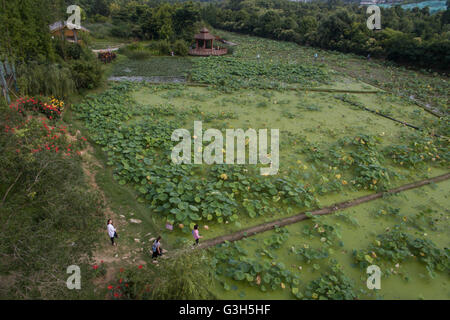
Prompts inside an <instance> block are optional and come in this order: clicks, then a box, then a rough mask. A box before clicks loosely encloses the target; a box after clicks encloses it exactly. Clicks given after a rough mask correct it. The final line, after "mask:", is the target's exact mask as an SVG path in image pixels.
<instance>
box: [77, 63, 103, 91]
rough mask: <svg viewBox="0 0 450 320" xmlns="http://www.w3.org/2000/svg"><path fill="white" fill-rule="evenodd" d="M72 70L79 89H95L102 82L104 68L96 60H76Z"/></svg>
mask: <svg viewBox="0 0 450 320" xmlns="http://www.w3.org/2000/svg"><path fill="white" fill-rule="evenodd" d="M70 70H71V73H72V78H73V81H74V82H75V85H76V88H77V89H93V88H95V87H97V86H98V85H99V84H100V80H101V77H102V75H101V71H102V70H101V67H100V64H99V63H98V61H96V60H87V61H86V60H74V61H72V62H71V63H70Z"/></svg>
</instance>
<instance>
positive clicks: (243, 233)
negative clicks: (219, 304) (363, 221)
mask: <svg viewBox="0 0 450 320" xmlns="http://www.w3.org/2000/svg"><path fill="white" fill-rule="evenodd" d="M447 179H450V173H446V174H443V175H440V176H437V177H434V178H430V179H425V180H421V181H417V182H413V183H409V184H405V185H403V186H400V187H398V188H394V189H391V190H388V191H386V192H378V193H374V194H370V195H367V196H364V197H360V198H357V199H353V200H348V201H344V202H340V203H336V204H334V205H331V206H329V207H325V208H322V209H318V210H314V211H309V213H311V214H312V215H313V216H322V215H327V214H331V213H333V212H335V211H338V210H343V209H347V208H350V207H354V206H357V205H360V204H362V203H366V202H369V201H372V200H376V199H379V198H381V197H383V196H384V195H386V194H395V193H399V192H403V191H407V190H411V189H415V188H419V187H422V186H425V185H428V184H430V183H437V182H441V181H445V180H447ZM305 219H308V216H307V215H306V212H302V213H299V214H297V215H295V216H292V217H287V218H283V219H278V220H275V221H272V222H268V223H264V224H261V225H257V226H254V227H251V228H247V229H244V230H240V231H237V232H234V233H231V234H228V235H225V236H221V237H217V238H214V239H210V240H206V241H205V242H203V243H201V244H200V245H199V248H202V249H205V248H209V247H212V246H215V245H217V244H220V243H223V242H225V241H237V240H241V239H242V238H245V237H250V236H253V235H255V234H257V233H261V232H264V231H268V230H271V229H273V228H274V227H275V226H277V227H283V226H286V225H289V224H293V223H296V222H299V221H302V220H305Z"/></svg>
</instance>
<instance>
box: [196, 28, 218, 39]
mask: <svg viewBox="0 0 450 320" xmlns="http://www.w3.org/2000/svg"><path fill="white" fill-rule="evenodd" d="M194 38H195V39H197V40H213V39H215V37H214V36H213V35H212V34H210V33H209V30H208V29H206V28H202V30H200V33H198V34H196V35H195V36H194Z"/></svg>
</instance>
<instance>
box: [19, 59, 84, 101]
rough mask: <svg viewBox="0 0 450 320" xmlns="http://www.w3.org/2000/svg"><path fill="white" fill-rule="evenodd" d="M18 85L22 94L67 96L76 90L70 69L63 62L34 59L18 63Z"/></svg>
mask: <svg viewBox="0 0 450 320" xmlns="http://www.w3.org/2000/svg"><path fill="white" fill-rule="evenodd" d="M17 75H18V79H17V82H18V86H19V90H20V93H21V94H23V95H39V94H42V95H47V96H51V95H53V96H57V97H67V96H68V95H70V94H72V93H74V92H75V91H76V85H75V81H74V79H72V73H71V70H70V69H69V68H68V67H67V65H65V64H39V63H37V62H35V61H32V62H29V63H27V64H22V65H19V66H18V68H17Z"/></svg>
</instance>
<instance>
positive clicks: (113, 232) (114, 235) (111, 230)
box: [107, 219, 118, 246]
mask: <svg viewBox="0 0 450 320" xmlns="http://www.w3.org/2000/svg"><path fill="white" fill-rule="evenodd" d="M107 229H108V235H109V237H110V238H111V244H112V245H113V246H115V245H117V244H116V243H114V238H118V236H117V232H116V228H114V226H113V224H112V220H111V219H109V220H108V222H107Z"/></svg>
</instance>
